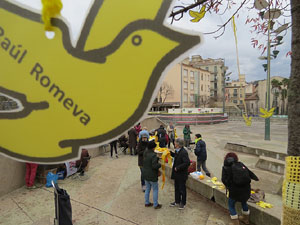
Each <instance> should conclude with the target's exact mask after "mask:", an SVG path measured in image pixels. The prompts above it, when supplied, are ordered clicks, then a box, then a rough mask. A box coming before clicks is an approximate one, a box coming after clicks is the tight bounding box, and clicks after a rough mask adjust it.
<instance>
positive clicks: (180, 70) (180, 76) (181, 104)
mask: <svg viewBox="0 0 300 225" xmlns="http://www.w3.org/2000/svg"><path fill="white" fill-rule="evenodd" d="M180 108H181V109H182V62H181V63H180Z"/></svg>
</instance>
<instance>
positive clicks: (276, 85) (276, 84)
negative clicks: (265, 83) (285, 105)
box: [271, 79, 282, 115]
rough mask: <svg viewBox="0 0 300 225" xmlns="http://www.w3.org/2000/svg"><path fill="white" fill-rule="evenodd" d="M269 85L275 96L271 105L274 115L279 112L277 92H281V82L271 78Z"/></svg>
mask: <svg viewBox="0 0 300 225" xmlns="http://www.w3.org/2000/svg"><path fill="white" fill-rule="evenodd" d="M271 85H272V93H273V94H274V96H275V98H274V99H273V104H272V107H275V115H278V114H279V110H278V109H279V108H280V107H279V106H280V105H279V106H278V97H279V94H280V93H281V85H282V83H281V82H280V81H279V80H277V79H273V80H271Z"/></svg>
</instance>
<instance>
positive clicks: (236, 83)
mask: <svg viewBox="0 0 300 225" xmlns="http://www.w3.org/2000/svg"><path fill="white" fill-rule="evenodd" d="M245 89H246V80H245V75H244V74H241V75H240V76H239V79H238V80H233V81H231V82H227V83H226V88H225V102H227V103H233V104H235V105H236V106H238V107H239V108H240V109H241V110H244V100H245V96H246V90H245Z"/></svg>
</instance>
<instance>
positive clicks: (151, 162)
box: [26, 122, 258, 225]
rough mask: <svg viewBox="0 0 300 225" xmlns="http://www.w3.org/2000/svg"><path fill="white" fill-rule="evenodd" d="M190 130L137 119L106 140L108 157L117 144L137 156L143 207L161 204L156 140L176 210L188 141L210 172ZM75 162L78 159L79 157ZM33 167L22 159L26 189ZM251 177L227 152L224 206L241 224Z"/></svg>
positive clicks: (181, 204)
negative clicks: (166, 158)
mask: <svg viewBox="0 0 300 225" xmlns="http://www.w3.org/2000/svg"><path fill="white" fill-rule="evenodd" d="M191 134H192V131H191V129H190V126H189V125H185V127H184V129H183V137H184V138H183V139H182V138H177V133H176V128H175V126H174V125H173V123H172V122H170V124H169V125H168V126H167V128H166V129H165V127H164V126H163V125H161V126H160V127H159V128H158V129H156V130H151V131H148V129H147V127H143V128H141V124H140V123H139V124H137V125H136V126H134V127H132V128H131V129H130V130H129V131H128V138H127V137H126V136H125V135H122V136H121V137H119V138H118V139H115V140H113V141H111V142H110V148H111V149H110V150H111V151H110V155H111V157H113V152H115V156H116V158H118V151H117V149H118V148H117V145H118V144H119V147H120V148H121V151H122V152H123V153H124V154H126V153H127V149H129V153H130V155H137V156H138V166H139V169H140V173H141V176H140V180H141V187H142V191H143V192H145V194H144V199H145V207H151V206H153V207H154V209H160V208H161V207H162V204H159V202H158V196H159V195H158V192H159V188H158V177H159V176H160V173H161V172H160V170H159V169H160V168H161V164H160V162H161V161H160V159H159V157H158V155H157V154H156V152H155V148H156V147H157V144H156V142H158V143H159V147H160V148H166V147H168V148H169V151H170V154H171V156H172V158H173V164H172V174H171V179H172V180H174V192H175V198H174V201H173V202H171V203H170V205H169V206H170V207H175V206H178V209H179V210H183V209H184V208H185V206H186V199H187V192H186V181H187V179H188V174H189V172H191V171H190V170H189V169H190V168H191V165H192V161H191V160H190V158H189V152H192V150H191V145H193V144H194V146H195V147H194V151H193V153H194V154H195V156H196V158H197V166H196V170H197V171H200V172H202V173H205V174H206V176H208V177H210V176H211V173H210V172H209V170H208V169H207V167H206V160H207V149H206V143H205V141H204V140H203V138H202V135H201V134H199V133H198V134H195V136H194V142H192V139H191ZM171 144H172V145H173V146H172V149H171V148H170V147H171ZM86 152H87V150H86ZM82 157H83V156H82ZM82 157H81V158H82ZM83 158H84V157H83ZM78 162H81V161H80V160H79V161H78ZM81 164H82V163H81ZM220 169H221V168H220ZM36 170H37V164H33V163H26V186H27V187H28V188H29V189H32V188H36V186H35V185H34V178H35V174H36ZM251 180H256V181H258V177H257V176H256V175H255V174H254V173H253V172H252V171H251V170H250V169H248V168H247V167H246V166H245V165H244V164H243V163H242V162H240V161H239V159H238V156H237V155H236V154H235V153H233V152H230V153H228V154H227V155H226V156H225V158H224V164H223V167H222V182H223V184H224V185H225V187H226V191H228V192H229V195H228V208H229V212H230V217H231V220H232V223H231V224H232V225H239V224H240V221H241V222H243V224H249V214H250V211H249V208H248V205H247V200H248V199H249V197H250V192H251V185H250V183H251ZM151 190H152V191H153V199H152V200H153V203H152V202H151V201H150V199H149V196H150V192H151ZM236 202H241V205H242V216H240V217H239V216H238V214H237V212H236V209H235V204H236Z"/></svg>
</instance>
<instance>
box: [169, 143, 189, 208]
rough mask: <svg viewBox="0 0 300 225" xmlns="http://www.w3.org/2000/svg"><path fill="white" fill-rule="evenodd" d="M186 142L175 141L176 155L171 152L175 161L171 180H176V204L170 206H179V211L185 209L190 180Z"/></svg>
mask: <svg viewBox="0 0 300 225" xmlns="http://www.w3.org/2000/svg"><path fill="white" fill-rule="evenodd" d="M183 144H184V140H183V139H181V138H177V139H176V140H175V153H174V152H170V153H171V156H172V157H174V159H173V162H174V163H173V167H172V175H171V179H173V180H174V186H175V202H172V203H170V206H176V205H179V208H178V209H184V207H185V205H186V186H185V183H186V180H187V178H188V168H189V166H190V159H189V155H188V153H187V151H186V150H185V149H184V147H183Z"/></svg>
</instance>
